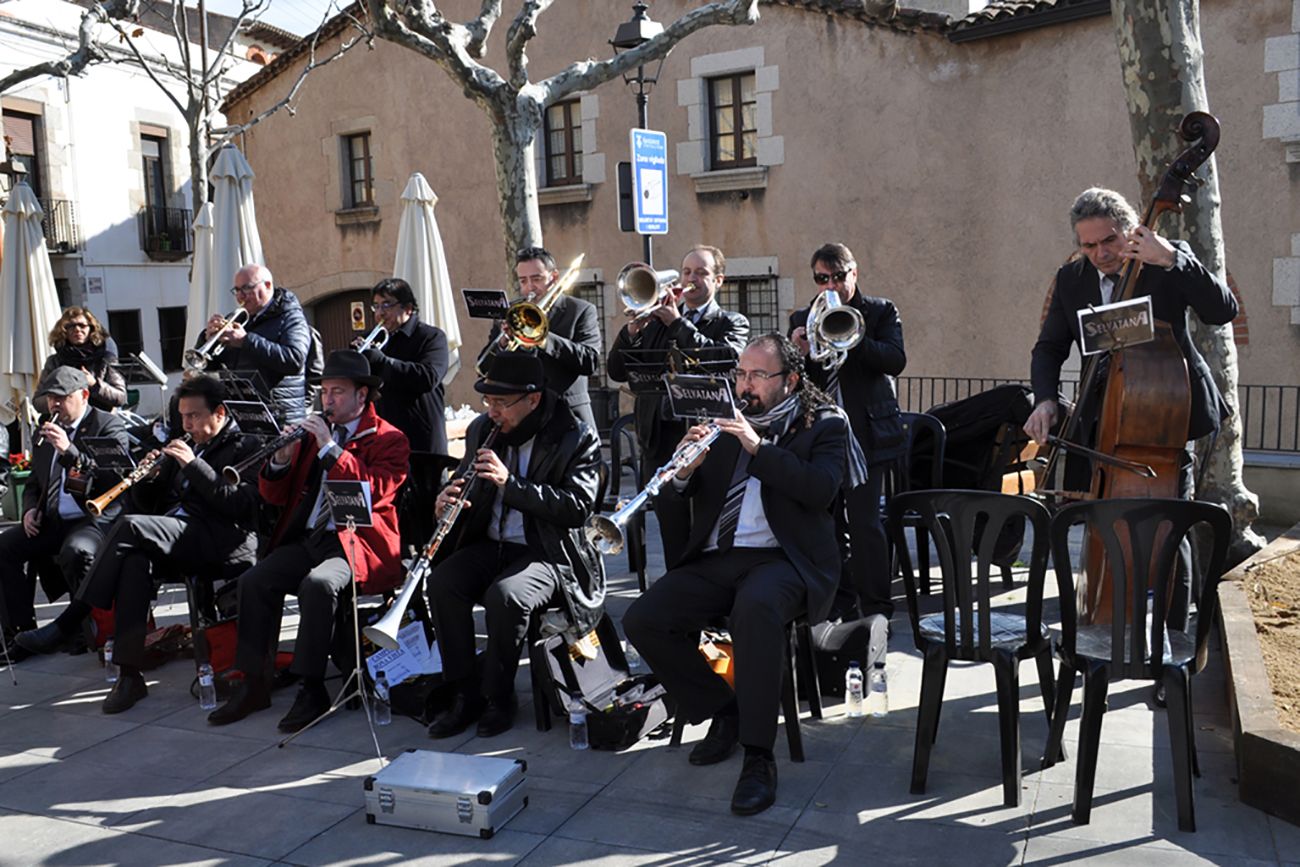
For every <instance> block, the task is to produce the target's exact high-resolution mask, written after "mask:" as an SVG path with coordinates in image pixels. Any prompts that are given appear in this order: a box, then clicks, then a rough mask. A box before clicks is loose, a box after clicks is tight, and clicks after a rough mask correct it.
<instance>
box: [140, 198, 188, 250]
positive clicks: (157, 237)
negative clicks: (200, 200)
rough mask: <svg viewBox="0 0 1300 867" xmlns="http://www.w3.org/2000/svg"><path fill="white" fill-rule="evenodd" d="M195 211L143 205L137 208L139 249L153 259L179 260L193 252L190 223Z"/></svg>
mask: <svg viewBox="0 0 1300 867" xmlns="http://www.w3.org/2000/svg"><path fill="white" fill-rule="evenodd" d="M193 218H194V212H193V211H189V210H187V209H185V208H159V207H155V206H153V205H145V206H144V207H143V208H141V209H140V214H139V217H138V220H139V224H140V249H141V250H144V251H145V252H146V253H148V254H149V255H150V257H152V258H158V259H180V258H183V257H184V256H186V255H188V254H189V253H190V252H191V251H192V250H193V249H194V246H193V243H192V241H191V239H190V223H191V222H192V221H193Z"/></svg>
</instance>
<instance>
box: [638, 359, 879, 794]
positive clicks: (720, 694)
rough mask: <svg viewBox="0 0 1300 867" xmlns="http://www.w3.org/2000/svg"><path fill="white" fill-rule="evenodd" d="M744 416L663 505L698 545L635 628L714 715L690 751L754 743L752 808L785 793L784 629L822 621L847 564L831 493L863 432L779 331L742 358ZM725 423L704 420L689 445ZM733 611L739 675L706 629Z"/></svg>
mask: <svg viewBox="0 0 1300 867" xmlns="http://www.w3.org/2000/svg"><path fill="white" fill-rule="evenodd" d="M736 393H737V397H738V398H739V399H741V400H744V401H745V405H744V410H743V412H742V413H737V414H736V416H735V417H734V418H724V419H715V420H714V422H713V424H715V425H717V426H718V428H720V429H721V432H722V434H721V435H720V436H719V437H718V438H717V440H715V441H714V442H713V444H712V445H711V446H710V447H709V449H708V450H707V452H706V453H705V454H704V455H701V456H700V458H698V459H697V460H695V461H694V462H692V463H691V464H690V465H689V466H685V467H683V468H682V469H680V470H679V471H678V473H677V477H676V479H675V480H674V481H673V483H672V484H671V485H666V486H665V487H664V489H663V491H662V492H661V493H660V495H659V503H658V504H657V508H658V509H659V514H660V515H661V516H662V517H661V520H665V521H666V522H668V523H669V524H670V525H671V530H672V532H676V533H681V534H683V535H684V537H685V538H686V543H685V546H684V548H685V553H684V554H683V555H682V556H681V558H680V559H679V560H678V561H677V562H675V563H673V564H671V565H670V568H669V571H668V573H667V574H666V575H664V576H663V577H662V578H660V579H659V580H658V581H657V582H655V583H654V584H653V585H651V587H650V589H649V590H647V591H646V592H645V593H644V594H643V595H642V596H641V597H640V598H639V599H637V600H636V601H635V602H633V603H632V607H631V608H629V609H628V612H627V614H626V615H625V616H624V618H623V627H624V629H625V630H626V631H627V636H628V639H629V640H630V641H631V642H632V643H633V644H634V645H635V646H636V648H637V650H638V651H640V653H641V655H642V656H643V657H644V658H645V660H646V662H648V663H649V664H650V667H651V668H652V669H653V670H654V672H655V674H657V675H659V677H660V679H661V680H662V681H663V684H664V686H665V687H667V689H668V692H669V693H670V694H671V695H672V696H673V697H675V698H676V700H677V702H678V708H679V709H678V713H680V714H683V715H684V717H685V719H686V720H687V721H689V722H692V723H698V722H702V721H704V720H706V719H710V718H711V719H712V723H711V725H710V726H709V732H708V734H707V735H706V736H705V738H704V740H702V741H700V743H698V744H696V746H695V748H694V749H693V750H692V751H691V754H690V762H691V764H694V765H709V764H715V763H717V762H721V761H723V760H724V759H726V758H727V757H728V756H730V755H731V753H732V752H733V751H734V750H735V748H736V745H737V744H738V743H739V744H740V745H742V746H743V747H744V748H745V761H744V766H743V768H742V770H741V774H740V780H739V781H738V782H737V784H736V789H735V792H734V794H733V795H732V799H731V809H732V812H734V813H737V814H740V815H752V814H754V813H759V812H762V811H763V810H766V809H767V808H768V807H770V806H771V805H772V803H773V802H774V801H775V799H776V761H775V759H774V758H773V754H772V747H773V745H774V743H775V741H776V715H777V709H778V707H779V706H780V699H781V676H782V656H783V653H784V651H783V648H784V647H785V636H784V629H785V626H786V624H788V623H790V622H791V621H792V620H794V619H795V618H796V617H798V616H800V615H804V614H806V615H808V617H809V618H810V619H812V620H819V619H821V618H823V617H824V616H825V615H826V612H827V610H828V609H829V608H830V604H831V600H832V598H833V596H834V593H835V585H836V583H837V581H838V577H839V572H840V566H839V552H838V549H837V548H836V546H835V521H834V519H833V518H832V516H831V513H830V508H831V504H832V503H833V502H834V501H835V497H836V495H837V494H838V492H839V490H840V484H841V482H842V481H843V478H844V472H845V462H846V459H847V457H848V449H849V448H850V446H851V444H852V443H853V440H852V438H851V437H850V436H849V428H848V423H847V421H846V420H845V418H844V416H843V414H842V412H841V411H840V410H839V409H838V407H836V406H835V405H834V403H833V402H832V401H831V400H830V398H829V397H827V395H825V394H824V393H822V392H820V391H818V390H817V389H816V388H815V387H813V386H812V385H811V384H810V383H809V382H808V380H807V379H806V378H805V377H804V376H803V359H802V357H801V356H800V354H799V350H798V348H797V347H796V346H795V345H794V344H793V343H791V342H790V340H788V339H787V338H785V337H783V336H781V335H779V334H769V335H765V336H763V337H759V338H757V339H755V340H753V341H751V342H750V344H749V346H748V347H746V348H745V350H744V352H743V353H741V356H740V363H739V365H738V366H737V367H736ZM710 431H711V427H710V426H709V425H697V426H695V427H692V428H691V429H690V430H688V431H687V432H686V436H685V437H684V438H683V440H682V442H681V444H680V445H679V446H678V447H679V448H681V447H682V446H685V445H686V444H687V443H688V442H692V441H698V440H700V439H703V438H704V437H705V436H707V435H708V434H709V433H710ZM719 616H726V617H727V618H728V629H729V630H730V632H731V638H732V641H733V643H734V646H735V652H736V659H737V660H739V661H740V663H739V664H738V665H737V666H736V669H735V671H736V678H735V682H736V686H735V690H734V691H733V690H732V688H731V687H730V686H728V685H727V683H726V681H724V680H723V679H722V678H720V677H718V676H717V675H716V674H714V672H713V670H712V669H711V668H710V667H709V665H708V663H707V662H706V661H705V659H704V657H703V656H702V655H701V654H700V652H699V635H700V630H701V629H703V628H704V627H705V626H706V625H707V624H708V623H709V622H710V621H711V620H712V619H714V618H716V617H719Z"/></svg>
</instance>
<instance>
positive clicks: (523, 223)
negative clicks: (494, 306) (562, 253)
mask: <svg viewBox="0 0 1300 867" xmlns="http://www.w3.org/2000/svg"><path fill="white" fill-rule="evenodd" d="M541 126H542V106H541V102H540V101H537V100H535V99H530V98H529V97H528V96H527V95H525V94H522V93H521V94H519V96H518V97H516V98H515V100H514V106H513V110H512V111H510V112H509V113H508V114H507V113H502V114H500V115H498V116H496V117H495V122H494V123H493V125H492V152H493V155H494V156H495V157H496V168H497V200H498V204H499V207H500V210H501V225H502V227H503V228H504V230H505V236H504V242H505V250H504V252H505V259H504V260H503V261H504V263H505V270H504V272H503V273H504V274H506V275H507V280H508V281H509V282H507V283H506V286H507V287H509V286H510V285H511V284H512V283H513V278H514V273H515V270H514V269H515V253H517V252H518V251H519V250H522V249H523V248H524V247H540V246H541V244H542V219H541V215H540V213H539V211H538V209H537V164H536V162H535V160H534V149H533V140H534V138H535V137H536V135H537V130H539V129H540V128H541Z"/></svg>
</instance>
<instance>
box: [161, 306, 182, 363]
mask: <svg viewBox="0 0 1300 867" xmlns="http://www.w3.org/2000/svg"><path fill="white" fill-rule="evenodd" d="M188 310H189V308H188V307H183V306H182V307H159V308H158V354H159V356H160V358H159V363H160V366H161V367H162V369H163V372H164V373H175V372H177V371H180V370H182V369H184V364H183V361H184V355H185V327H186V315H187V312H188ZM169 316H170V317H173V318H176V319H177V323H176V324H179V325H180V330H179V331H176V332H175V333H169V329H168V327H167V325H166V319H167V317H169ZM169 344H171V346H172V347H173V348H169ZM169 355H173V356H174V362H175V363H171V362H170V359H169V357H168V356H169Z"/></svg>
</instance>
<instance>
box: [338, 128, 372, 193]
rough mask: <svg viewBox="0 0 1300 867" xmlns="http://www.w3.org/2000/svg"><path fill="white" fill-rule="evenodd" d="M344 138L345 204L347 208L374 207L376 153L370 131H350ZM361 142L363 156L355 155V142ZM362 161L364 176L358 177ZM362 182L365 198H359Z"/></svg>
mask: <svg viewBox="0 0 1300 867" xmlns="http://www.w3.org/2000/svg"><path fill="white" fill-rule="evenodd" d="M342 139H343V175H344V188H345V190H346V193H345V196H344V199H343V206H344V207H345V208H373V207H375V172H374V153H373V152H372V151H371V149H370V131H369V130H363V131H361V132H353V133H348V134H347V135H344V136H342ZM354 142H360V143H361V148H362V156H361V157H360V158H358V157H356V156H354V155H353V143H354ZM358 162H360V163H361V168H362V170H363V172H362V176H361V177H357V175H356V169H357V163H358ZM358 184H360V185H361V187H362V189H363V190H364V192H365V195H366V197H365V198H364V199H360V200H359V199H358V198H357V185H358Z"/></svg>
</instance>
